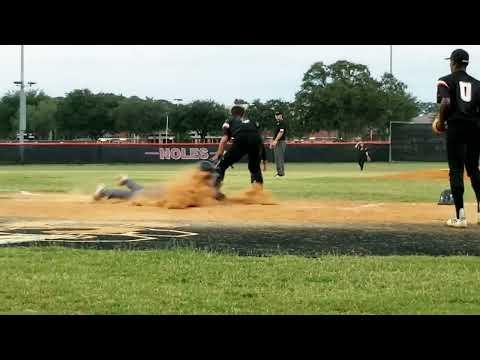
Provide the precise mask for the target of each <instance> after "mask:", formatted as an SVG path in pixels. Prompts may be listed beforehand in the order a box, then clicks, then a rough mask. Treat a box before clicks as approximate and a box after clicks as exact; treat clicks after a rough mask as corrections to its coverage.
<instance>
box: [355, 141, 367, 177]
mask: <svg viewBox="0 0 480 360" xmlns="http://www.w3.org/2000/svg"><path fill="white" fill-rule="evenodd" d="M355 149H356V150H357V152H358V166H360V171H363V167H364V166H365V162H367V161H370V160H371V159H370V155H369V153H368V147H367V146H366V145H365V144H364V143H363V142H358V143H357V144H356V145H355Z"/></svg>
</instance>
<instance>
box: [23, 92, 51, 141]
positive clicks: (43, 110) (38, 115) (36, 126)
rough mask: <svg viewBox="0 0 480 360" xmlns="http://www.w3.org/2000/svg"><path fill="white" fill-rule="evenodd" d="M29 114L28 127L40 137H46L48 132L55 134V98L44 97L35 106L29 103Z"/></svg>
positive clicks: (48, 134)
mask: <svg viewBox="0 0 480 360" xmlns="http://www.w3.org/2000/svg"><path fill="white" fill-rule="evenodd" d="M28 107H29V108H30V111H28V113H29V114H30V115H29V117H28V120H29V121H28V128H29V130H30V131H32V132H33V133H35V135H37V136H38V137H39V138H41V139H48V138H49V136H50V132H52V134H55V132H56V129H57V124H56V115H57V108H58V101H57V100H55V99H51V98H48V99H45V100H42V101H40V102H39V103H38V105H37V106H33V105H29V106H28Z"/></svg>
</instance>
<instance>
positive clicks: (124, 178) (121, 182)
mask: <svg viewBox="0 0 480 360" xmlns="http://www.w3.org/2000/svg"><path fill="white" fill-rule="evenodd" d="M127 180H128V175H123V176H120V177H119V178H118V182H117V184H118V185H120V186H123V185H125V183H126V182H127Z"/></svg>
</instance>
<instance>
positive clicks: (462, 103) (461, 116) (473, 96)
mask: <svg viewBox="0 0 480 360" xmlns="http://www.w3.org/2000/svg"><path fill="white" fill-rule="evenodd" d="M442 98H449V99H450V110H449V112H448V115H447V119H446V120H447V123H449V124H450V125H452V124H453V123H457V122H458V123H460V122H462V121H475V122H477V123H480V81H478V80H477V79H475V78H474V77H472V76H470V75H468V74H467V73H466V72H465V71H456V72H454V73H452V74H450V75H447V76H444V77H441V78H440V79H438V81H437V103H440V102H441V101H442Z"/></svg>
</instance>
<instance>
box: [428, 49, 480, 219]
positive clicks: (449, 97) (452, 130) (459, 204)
mask: <svg viewBox="0 0 480 360" xmlns="http://www.w3.org/2000/svg"><path fill="white" fill-rule="evenodd" d="M447 60H450V70H451V74H450V75H447V76H444V77H441V78H440V79H439V80H438V82H437V102H438V103H439V104H440V113H439V118H438V119H437V120H436V121H435V123H434V124H433V125H434V129H435V131H437V132H444V131H446V137H447V156H448V166H449V168H450V173H449V175H450V188H451V191H452V195H453V199H454V202H455V212H456V214H455V215H456V217H455V218H454V219H449V220H448V221H447V226H451V227H455V228H465V227H467V220H466V217H465V208H464V203H463V193H464V184H463V171H464V168H466V170H467V175H468V176H469V177H470V180H471V183H472V187H473V190H474V191H475V195H476V198H477V209H476V210H477V223H478V222H480V171H479V169H478V164H479V158H480V82H479V81H478V80H477V79H474V78H473V77H471V76H470V75H468V74H467V72H466V68H467V65H468V63H469V55H468V53H467V52H466V51H465V50H462V49H457V50H455V51H453V52H452V54H451V55H450V57H449V58H447Z"/></svg>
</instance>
